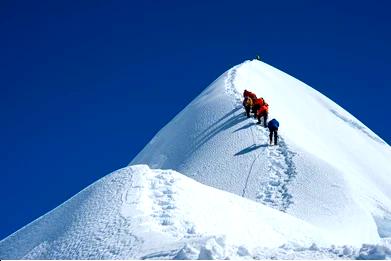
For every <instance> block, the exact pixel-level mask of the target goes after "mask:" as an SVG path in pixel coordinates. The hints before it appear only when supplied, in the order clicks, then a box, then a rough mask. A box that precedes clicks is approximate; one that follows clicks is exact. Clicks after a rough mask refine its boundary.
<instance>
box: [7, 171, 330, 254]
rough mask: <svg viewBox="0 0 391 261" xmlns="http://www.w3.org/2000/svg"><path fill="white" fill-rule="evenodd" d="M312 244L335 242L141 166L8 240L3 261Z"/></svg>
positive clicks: (97, 186) (91, 189) (105, 180)
mask: <svg viewBox="0 0 391 261" xmlns="http://www.w3.org/2000/svg"><path fill="white" fill-rule="evenodd" d="M228 228H229V229H228ZM313 243H316V244H318V245H319V246H321V245H325V246H327V245H330V244H331V241H329V239H328V237H327V233H326V232H325V231H322V230H320V229H318V228H315V227H314V226H312V225H309V224H307V223H306V222H304V221H301V220H299V219H297V218H294V217H291V216H289V215H287V214H285V213H283V212H279V211H277V210H274V209H272V208H269V207H267V206H264V205H261V204H258V203H256V202H253V201H250V200H246V199H244V198H241V197H239V196H236V195H234V194H231V193H228V192H225V191H220V190H217V189H213V188H211V187H208V186H205V185H202V184H200V183H198V182H196V181H194V180H192V179H190V178H187V177H186V176H184V175H181V174H179V173H177V172H175V171H170V170H166V171H164V170H151V169H150V168H149V167H148V166H146V165H137V166H132V167H127V168H123V169H121V170H118V171H116V172H114V173H112V174H110V175H108V176H106V177H104V178H102V179H101V180H99V181H98V182H96V183H94V184H93V185H91V186H89V187H87V188H86V189H84V190H83V191H81V192H80V193H78V194H77V195H76V196H74V197H73V198H71V199H70V200H68V201H67V202H65V203H64V204H62V205H61V206H59V207H57V208H56V209H54V210H53V211H51V212H49V213H48V214H46V215H44V216H43V217H41V218H39V219H38V220H36V221H34V222H33V223H31V224H30V225H28V226H26V227H25V228H22V229H21V230H19V231H18V232H16V233H14V234H13V235H11V236H10V237H8V238H7V239H5V240H3V241H1V242H0V257H1V259H11V258H12V259H20V258H22V259H30V258H32V259H117V258H120V259H134V258H136V259H144V258H153V257H154V258H174V257H175V256H177V257H178V258H198V257H202V258H213V257H214V258H225V257H227V256H230V257H235V256H236V257H238V258H239V257H243V256H248V257H250V256H251V255H252V254H251V253H255V252H254V251H256V248H257V247H258V246H262V247H263V248H278V247H279V246H282V245H284V244H285V248H286V249H287V248H288V247H287V245H289V244H294V245H295V246H296V247H297V246H302V247H307V248H308V247H310V246H311V245H312V244H313ZM208 247H209V248H211V249H209V250H210V251H209V250H208ZM216 248H220V251H218V250H216Z"/></svg>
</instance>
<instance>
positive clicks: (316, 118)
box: [0, 60, 391, 259]
mask: <svg viewBox="0 0 391 261" xmlns="http://www.w3.org/2000/svg"><path fill="white" fill-rule="evenodd" d="M245 89H247V90H251V91H253V92H255V93H256V94H257V95H258V97H263V98H264V99H265V100H266V101H267V102H268V103H269V105H270V107H269V109H270V115H269V119H272V118H277V119H278V120H279V122H280V129H279V135H280V140H279V144H278V146H269V145H268V131H267V129H265V128H263V127H262V126H260V125H256V124H255V120H254V119H252V118H247V117H246V116H245V114H244V110H243V108H242V106H241V102H242V98H243V97H242V93H243V91H244V90H245ZM390 156H391V149H390V146H389V145H388V144H386V143H385V142H384V141H383V140H382V139H381V138H379V137H378V136H377V135H376V134H375V133H373V132H372V131H371V130H370V129H368V128H367V127H366V126H365V125H363V124H362V123H361V122H360V121H358V120H357V119H356V118H354V117H353V116H352V115H351V114H349V113H348V112H346V111H345V110H344V109H342V108H341V107H340V106H338V105H337V104H335V103H334V102H333V101H331V100H330V99H328V98H327V97H325V96H324V95H322V94H321V93H319V92H317V91H316V90H314V89H312V88H311V87H309V86H308V85H306V84H304V83H303V82H301V81H299V80H297V79H295V78H293V77H291V76H289V75H287V74H285V73H283V72H281V71H279V70H277V69H275V68H273V67H271V66H269V65H267V64H265V63H263V62H260V61H257V60H254V61H246V62H244V63H242V64H240V65H238V66H235V67H234V68H232V69H230V70H228V71H227V72H225V73H224V74H223V75H221V76H220V77H219V78H218V79H217V80H216V81H214V82H213V83H212V84H211V85H210V86H209V87H207V88H206V89H205V90H204V91H203V92H202V93H201V94H200V95H199V96H198V97H196V98H195V99H194V100H193V101H192V102H191V103H190V104H189V105H188V106H187V107H186V108H185V109H183V110H182V111H181V112H180V113H179V114H178V115H177V116H176V117H175V118H174V119H173V120H172V121H170V122H169V123H168V124H167V125H166V126H165V127H164V128H163V129H162V130H161V131H160V132H159V133H158V134H157V135H156V136H155V137H154V138H153V139H152V140H151V141H150V142H149V144H148V145H147V146H146V147H145V148H144V149H143V150H142V151H141V152H140V153H139V154H138V155H137V156H136V157H135V158H134V159H133V160H132V162H131V163H130V166H128V167H126V168H123V169H120V170H118V171H115V172H113V173H112V174H110V175H107V176H106V177H104V178H102V179H100V180H99V181H97V182H95V183H94V184H92V185H90V186H89V187H87V188H86V189H84V190H83V191H81V192H80V193H78V194H77V195H75V196H74V197H72V198H71V199H70V200H68V201H66V202H65V203H63V204H62V205H60V206H59V207H57V208H56V209H54V210H52V211H50V212H49V213H47V214H46V215H44V216H42V217H41V218H39V219H37V220H36V221H34V222H32V223H30V224H29V225H27V226H25V227H24V228H22V229H20V230H19V231H17V232H15V233H14V234H12V235H10V236H9V237H7V238H5V239H4V240H2V241H0V258H1V259H20V258H23V259H29V258H32V259H108V258H109V259H172V258H175V259H188V258H190V259H213V258H217V259H227V258H236V259H238V258H245V259H248V258H256V259H268V258H273V259H276V258H277V259H282V258H284V259H285V258H288V259H295V258H304V259H317V258H323V259H324V258H328V259H335V258H343V259H346V258H357V257H358V258H377V259H379V258H386V257H388V258H389V257H391V251H390V248H389V246H390V242H391V240H390V239H389V238H390V237H391V180H390V179H389V176H390V174H391V164H389V162H388V159H390V158H391V157H390ZM235 194H236V195H235ZM362 244H364V245H362Z"/></svg>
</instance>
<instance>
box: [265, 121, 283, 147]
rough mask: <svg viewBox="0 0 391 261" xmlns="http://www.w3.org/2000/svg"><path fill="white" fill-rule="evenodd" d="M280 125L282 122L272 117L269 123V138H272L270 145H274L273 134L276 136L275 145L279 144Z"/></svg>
mask: <svg viewBox="0 0 391 261" xmlns="http://www.w3.org/2000/svg"><path fill="white" fill-rule="evenodd" d="M279 126H280V123H279V122H278V121H277V120H276V119H272V120H271V121H269V123H268V124H267V127H268V128H269V132H270V134H269V138H270V145H272V141H273V136H274V145H277V140H278V133H277V132H278V127H279Z"/></svg>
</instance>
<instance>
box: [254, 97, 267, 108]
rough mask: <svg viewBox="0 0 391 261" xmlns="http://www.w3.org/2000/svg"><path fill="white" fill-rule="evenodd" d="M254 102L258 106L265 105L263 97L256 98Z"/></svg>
mask: <svg viewBox="0 0 391 261" xmlns="http://www.w3.org/2000/svg"><path fill="white" fill-rule="evenodd" d="M254 104H259V106H261V107H262V106H263V105H265V100H264V99H263V98H259V99H256V100H255V102H254Z"/></svg>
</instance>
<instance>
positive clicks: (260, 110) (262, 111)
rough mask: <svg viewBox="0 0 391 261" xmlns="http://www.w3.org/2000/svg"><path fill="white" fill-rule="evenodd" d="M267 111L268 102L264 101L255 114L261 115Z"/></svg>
mask: <svg viewBox="0 0 391 261" xmlns="http://www.w3.org/2000/svg"><path fill="white" fill-rule="evenodd" d="M268 112H269V104H267V103H265V104H264V105H262V106H261V108H260V109H259V110H258V111H257V115H263V114H265V113H268Z"/></svg>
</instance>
